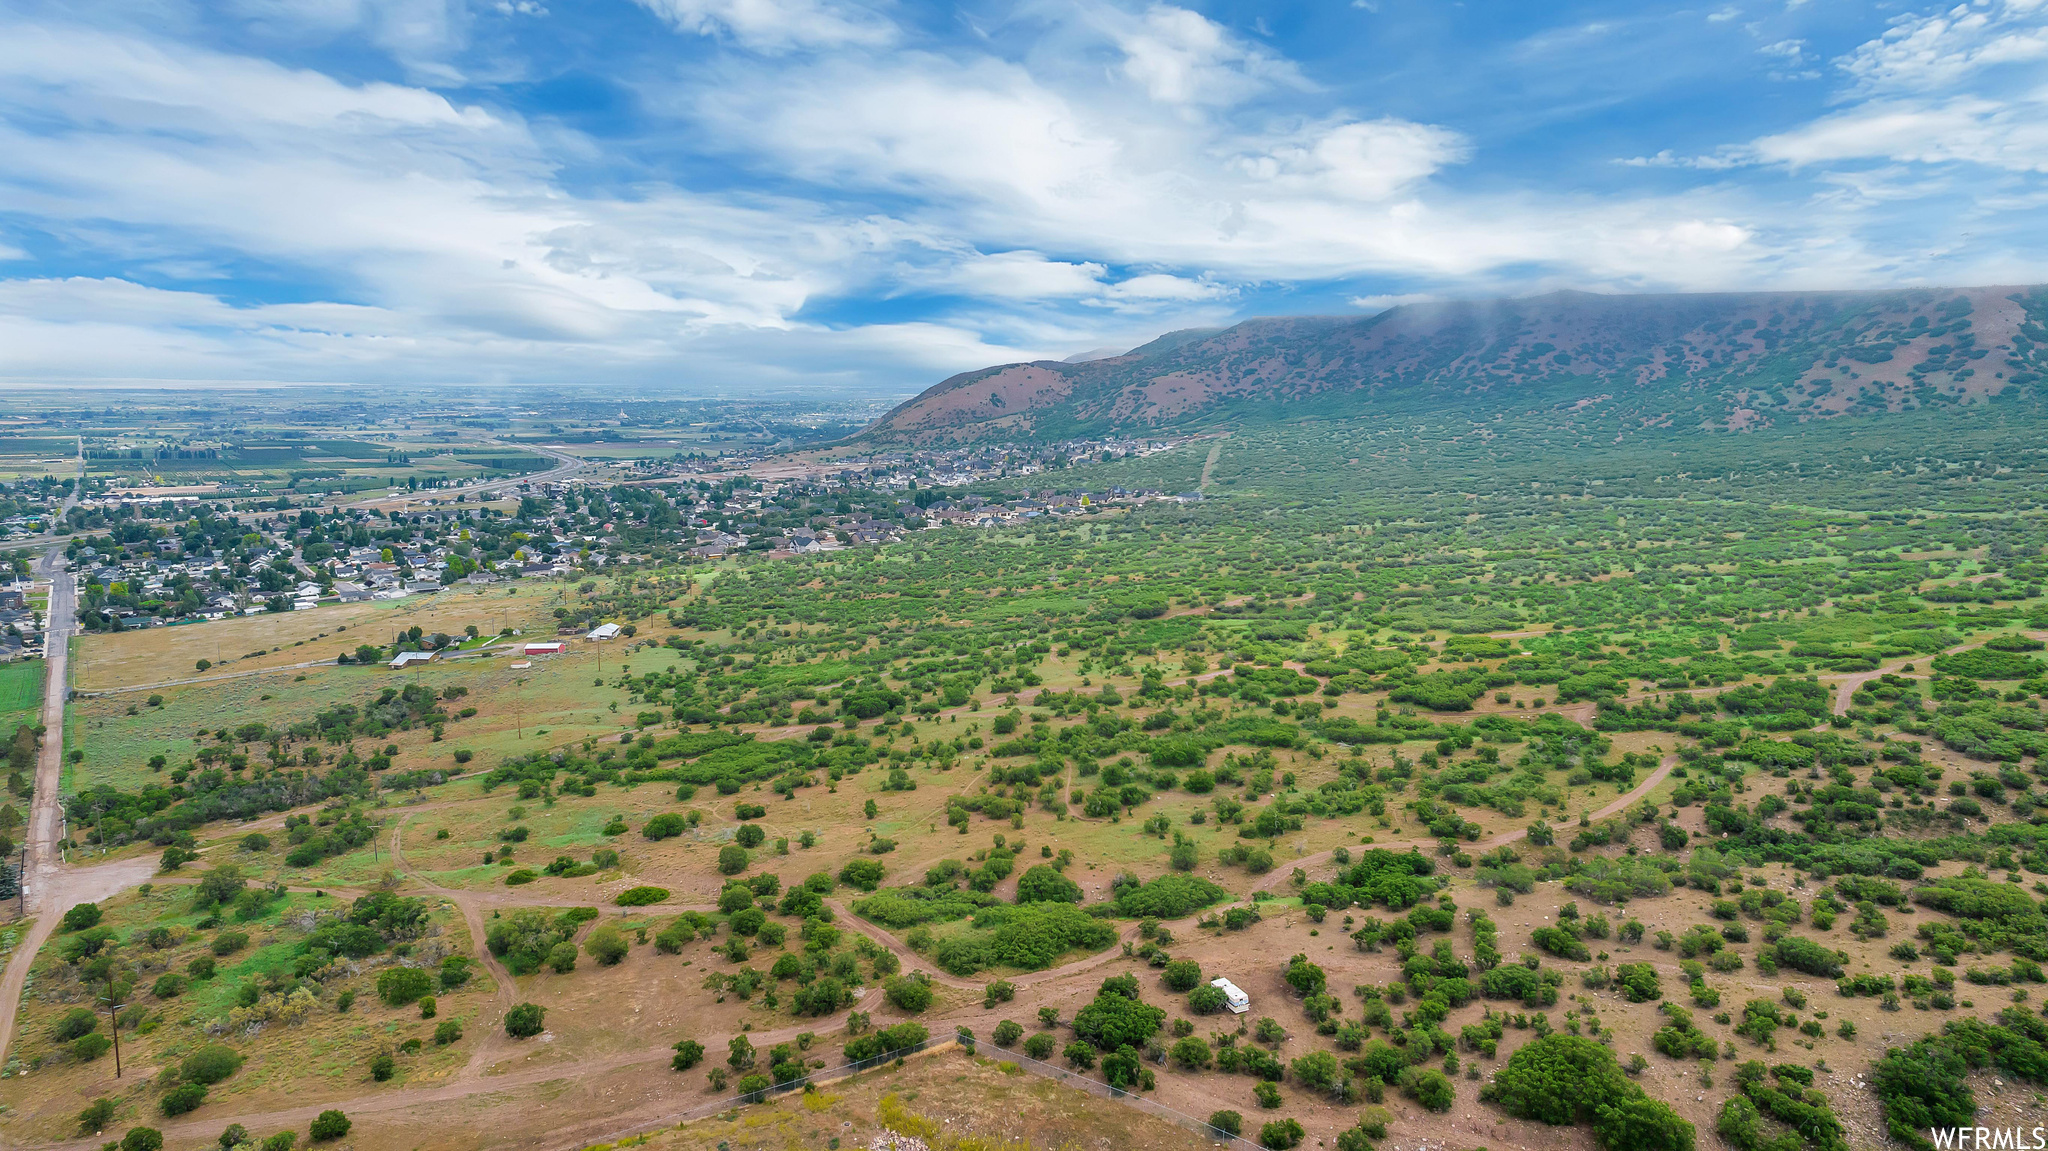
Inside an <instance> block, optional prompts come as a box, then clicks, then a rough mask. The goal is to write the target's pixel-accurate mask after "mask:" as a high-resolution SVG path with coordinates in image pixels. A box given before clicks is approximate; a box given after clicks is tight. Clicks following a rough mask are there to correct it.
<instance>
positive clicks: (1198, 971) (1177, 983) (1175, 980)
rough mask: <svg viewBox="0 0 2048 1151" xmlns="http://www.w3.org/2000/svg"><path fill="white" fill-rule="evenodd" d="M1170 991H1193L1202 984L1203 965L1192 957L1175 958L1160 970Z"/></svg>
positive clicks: (1161, 977)
mask: <svg viewBox="0 0 2048 1151" xmlns="http://www.w3.org/2000/svg"><path fill="white" fill-rule="evenodd" d="M1160 979H1161V981H1162V982H1164V983H1165V984H1166V989H1167V990H1168V991H1193V990H1194V989H1195V988H1197V987H1199V986H1201V983H1202V965H1201V964H1199V963H1196V962H1195V961H1194V960H1192V959H1175V960H1173V961H1171V962H1169V963H1168V964H1167V965H1166V967H1165V968H1164V969H1162V970H1161V971H1160Z"/></svg>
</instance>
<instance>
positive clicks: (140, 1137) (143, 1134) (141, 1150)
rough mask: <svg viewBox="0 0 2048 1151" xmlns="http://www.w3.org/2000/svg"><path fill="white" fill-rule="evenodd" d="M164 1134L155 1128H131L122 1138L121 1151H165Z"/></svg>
mask: <svg viewBox="0 0 2048 1151" xmlns="http://www.w3.org/2000/svg"><path fill="white" fill-rule="evenodd" d="M163 1147H164V1133H163V1132H161V1131H159V1130H157V1129H156V1128H154V1127H130V1128H129V1129H128V1134H126V1135H123V1136H121V1151H163Z"/></svg>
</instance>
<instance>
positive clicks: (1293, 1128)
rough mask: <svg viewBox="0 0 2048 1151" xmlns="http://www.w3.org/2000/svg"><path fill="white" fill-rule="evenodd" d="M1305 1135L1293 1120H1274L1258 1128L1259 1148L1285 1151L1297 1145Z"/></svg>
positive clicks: (1298, 1124) (1299, 1125)
mask: <svg viewBox="0 0 2048 1151" xmlns="http://www.w3.org/2000/svg"><path fill="white" fill-rule="evenodd" d="M1306 1134H1307V1132H1305V1131H1303V1130H1302V1128H1301V1124H1300V1123H1298V1122H1296V1121H1295V1120H1292V1119H1275V1120H1273V1121H1272V1122H1271V1123H1268V1124H1266V1125H1265V1126H1263V1127H1261V1128H1259V1146H1261V1147H1269V1148H1271V1149H1272V1151H1287V1149H1288V1148H1289V1147H1293V1146H1296V1145H1298V1144H1299V1143H1300V1142H1301V1140H1302V1137H1303V1136H1304V1135H1306Z"/></svg>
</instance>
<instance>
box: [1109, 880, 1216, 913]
mask: <svg viewBox="0 0 2048 1151" xmlns="http://www.w3.org/2000/svg"><path fill="white" fill-rule="evenodd" d="M1228 898H1230V893H1229V892H1228V891H1225V890H1224V889H1223V888H1221V887H1218V886H1216V885H1215V884H1214V883H1211V882H1209V881H1208V880H1206V879H1202V878H1200V877H1198V876H1193V875H1181V874H1176V873H1172V872H1169V873H1167V874H1165V875H1162V876H1160V877H1159V878H1157V879H1154V880H1152V881H1151V882H1150V883H1146V884H1143V885H1140V886H1138V887H1130V888H1126V889H1124V890H1123V891H1122V892H1120V893H1119V894H1118V895H1117V897H1116V911H1117V914H1118V915H1123V916H1128V917H1131V918H1145V917H1147V916H1149V917H1152V918H1155V919H1182V918H1185V917H1187V916H1189V915H1193V914H1194V913H1195V912H1197V911H1200V910H1201V909H1203V908H1205V907H1208V906H1210V905H1211V904H1214V903H1216V902H1218V901H1220V900H1224V899H1228Z"/></svg>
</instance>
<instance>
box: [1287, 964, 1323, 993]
mask: <svg viewBox="0 0 2048 1151" xmlns="http://www.w3.org/2000/svg"><path fill="white" fill-rule="evenodd" d="M1285 978H1286V980H1287V986H1289V987H1292V988H1294V993H1295V994H1297V995H1304V996H1307V995H1321V994H1322V993H1323V988H1324V986H1326V985H1327V983H1328V977H1326V976H1325V975H1324V974H1323V969H1322V968H1321V967H1318V966H1317V965H1315V964H1313V963H1310V962H1309V961H1308V956H1306V955H1297V956H1295V957H1293V958H1292V959H1289V960H1288V961H1287V974H1286V976H1285Z"/></svg>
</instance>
